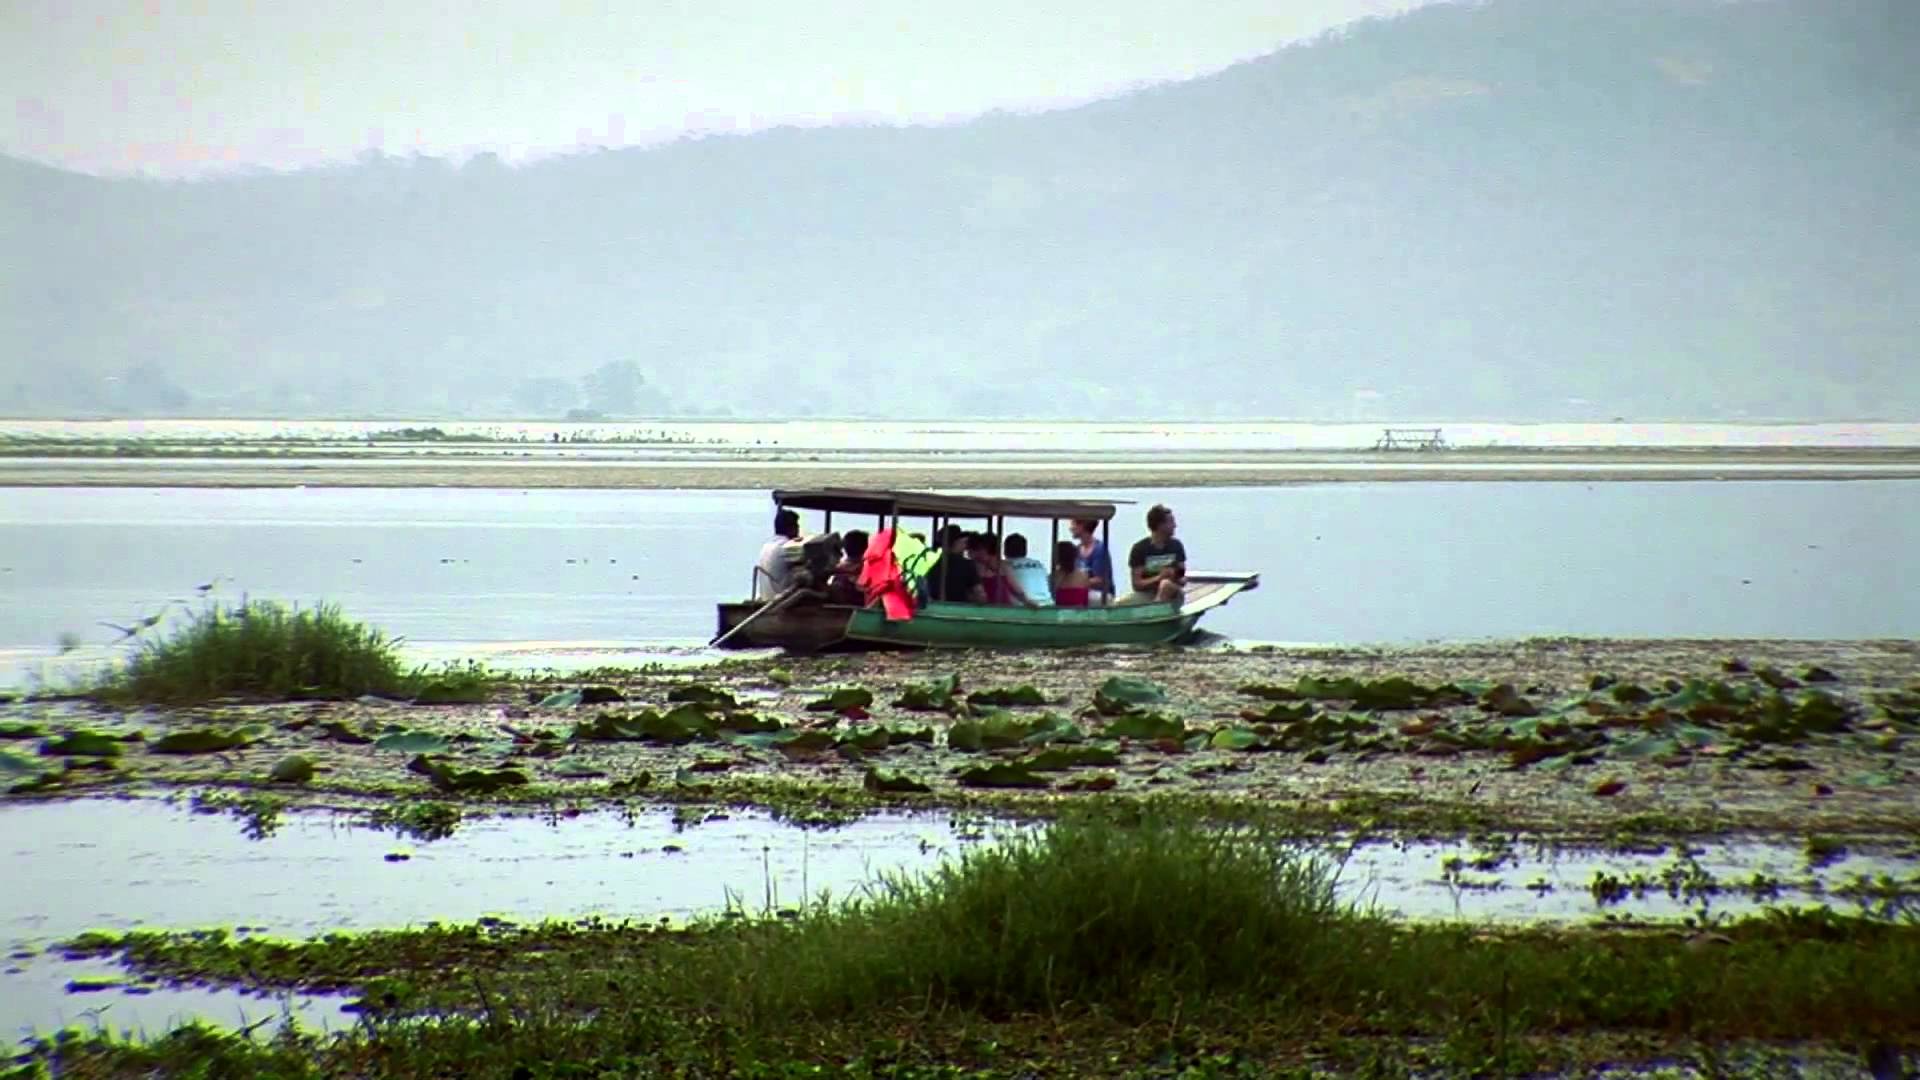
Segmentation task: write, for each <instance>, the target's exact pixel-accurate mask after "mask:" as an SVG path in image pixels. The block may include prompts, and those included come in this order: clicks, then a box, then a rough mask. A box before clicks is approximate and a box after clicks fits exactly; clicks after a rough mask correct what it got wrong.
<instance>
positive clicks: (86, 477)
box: [0, 447, 1920, 490]
mask: <svg viewBox="0 0 1920 1080" xmlns="http://www.w3.org/2000/svg"><path fill="white" fill-rule="evenodd" d="M983 456H986V457H987V458H988V460H980V461H969V460H968V456H967V455H966V454H965V453H964V452H950V453H942V454H938V455H934V454H927V453H920V454H901V453H872V454H858V453H836V452H833V451H798V450H793V451H780V450H775V451H766V450H756V451H755V452H753V453H752V454H750V455H742V454H737V453H736V454H702V455H698V456H697V457H695V456H692V455H687V456H681V455H668V456H663V457H660V458H655V459H647V460H634V459H631V458H628V459H621V458H604V459H591V458H579V457H570V458H562V459H558V460H554V459H542V460H532V459H506V460H503V459H501V458H500V457H498V456H473V457H461V456H453V455H447V454H440V453H428V454H416V455H412V456H406V457H387V456H380V457H373V456H358V457H355V458H352V459H347V458H344V457H341V456H319V455H315V456H314V457H313V458H312V459H310V460H301V459H299V458H292V459H290V458H287V457H267V456H257V455H244V456H243V455H239V454H234V455H223V456H221V457H201V458H142V457H125V458H97V457H0V487H190V488H294V487H308V488H318V487H328V488H417V487H448V488H518V489H534V488H572V489H588V488H611V489H637V490H669V489H676V488H680V489H707V490H740V489H762V490H765V489H770V488H776V487H806V486H821V485H854V486H862V487H892V488H932V489H954V488H1113V487H1164V488H1195V487H1272V486H1283V485H1297V484H1331V483H1354V482H1364V483H1389V482H1399V483H1405V482H1472V481H1562V482H1589V483H1591V482H1603V481H1624V480H1635V481H1649V480H1672V481H1679V480H1690V481H1699V480H1820V481H1835V480H1867V479H1874V480H1915V479H1920V447H1903V448H1838V447H1802V448H1790V447H1725V448H1716V447H1686V448H1680V447H1645V448H1633V449H1624V448H1611V447H1610V448H1606V449H1594V450H1569V449H1565V448H1551V449H1545V448H1543V449H1516V448H1502V449H1499V450H1481V449H1476V450H1464V449H1462V450H1447V451H1440V452H1421V451H1409V452H1400V453H1373V452H1365V451H1324V450H1313V451H1258V452H1253V453H1235V454H1226V453H1219V452H1203V451H1181V452H1178V453H1172V454H1165V455H1158V456H1156V455H1152V454H1150V453H1145V452H1140V451H1127V452H1115V453H1109V454H1054V453H1042V452H1032V453H1027V454H1018V455H1016V454H1000V455H993V454H991V453H989V454H987V455H983Z"/></svg>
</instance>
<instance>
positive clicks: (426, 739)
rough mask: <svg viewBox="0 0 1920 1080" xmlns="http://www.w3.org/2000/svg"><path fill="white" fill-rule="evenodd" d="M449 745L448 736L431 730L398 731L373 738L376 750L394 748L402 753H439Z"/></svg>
mask: <svg viewBox="0 0 1920 1080" xmlns="http://www.w3.org/2000/svg"><path fill="white" fill-rule="evenodd" d="M447 746H448V743H447V738H446V736H444V735H436V734H434V733H433V732H430V731H396V732H394V733H392V734H391V735H382V736H380V737H379V738H377V739H375V740H373V748H374V749H375V750H393V751H397V752H399V753H402V754H438V753H440V752H441V751H443V750H445V749H446V748H447Z"/></svg>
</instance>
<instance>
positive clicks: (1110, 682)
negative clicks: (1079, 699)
mask: <svg viewBox="0 0 1920 1080" xmlns="http://www.w3.org/2000/svg"><path fill="white" fill-rule="evenodd" d="M1166 701H1167V691H1166V689H1165V688H1164V687H1162V686H1161V685H1160V684H1159V683H1156V682H1153V681H1151V680H1148V679H1141V678H1137V677H1135V676H1132V675H1114V676H1111V677H1109V678H1108V679H1107V681H1106V682H1103V683H1101V684H1100V688H1099V689H1098V690H1095V691H1094V692H1093V707H1094V709H1095V710H1096V711H1098V712H1099V713H1100V714H1101V715H1103V716H1118V715H1120V714H1121V713H1124V712H1128V711H1131V710H1133V709H1137V708H1140V707H1141V706H1143V705H1164V704H1166Z"/></svg>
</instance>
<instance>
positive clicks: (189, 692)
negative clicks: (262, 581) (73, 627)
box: [98, 599, 412, 704]
mask: <svg viewBox="0 0 1920 1080" xmlns="http://www.w3.org/2000/svg"><path fill="white" fill-rule="evenodd" d="M411 681H412V680H411V679H410V677H409V676H408V675H407V674H406V673H405V672H404V671H403V670H402V668H401V666H400V659H399V656H398V653H397V643H396V642H395V641H393V640H392V639H389V638H388V637H387V636H386V635H385V634H383V633H381V632H380V631H379V630H377V629H374V628H373V627H370V626H368V625H366V624H365V623H361V622H357V621H355V620H352V619H349V618H347V617H346V616H345V615H343V614H342V613H341V611H340V609H339V608H338V607H337V606H334V605H331V604H320V605H317V606H315V607H312V608H305V609H303V608H300V607H297V606H294V607H289V606H287V605H284V604H279V603H275V602H273V601H267V600H250V599H243V600H242V601H241V602H240V603H239V604H238V605H228V604H224V603H219V602H210V603H209V604H208V605H207V606H206V607H204V608H202V609H201V610H199V611H195V612H191V613H189V614H188V616H187V620H186V622H185V623H184V624H179V625H177V626H175V627H174V628H172V629H171V630H169V631H167V632H164V633H162V634H160V635H159V636H157V637H146V638H142V639H141V640H140V641H139V643H138V645H137V646H136V648H135V651H134V653H133V655H132V656H131V657H130V658H129V659H128V660H127V662H126V664H125V666H124V667H122V668H120V669H119V670H117V671H114V672H112V673H110V674H109V675H108V676H107V677H106V680H105V683H104V684H103V685H102V686H101V687H100V688H99V690H98V693H99V694H100V696H102V697H107V698H118V699H128V700H134V701H143V702H154V703H160V704H184V703H190V702H196V701H205V700H208V699H210V698H216V697H227V696H244V697H258V698H271V699H281V700H284V699H290V698H338V697H357V696H359V695H361V694H374V693H398V692H401V691H404V690H406V689H408V687H409V683H410V682H411Z"/></svg>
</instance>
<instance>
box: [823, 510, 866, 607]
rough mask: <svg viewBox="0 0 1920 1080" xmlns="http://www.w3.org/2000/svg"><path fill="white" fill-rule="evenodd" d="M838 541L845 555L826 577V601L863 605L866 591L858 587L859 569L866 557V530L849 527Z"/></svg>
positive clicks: (856, 605) (864, 604) (855, 605)
mask: <svg viewBox="0 0 1920 1080" xmlns="http://www.w3.org/2000/svg"><path fill="white" fill-rule="evenodd" d="M840 543H841V546H842V548H843V549H844V550H845V552H846V557H845V558H843V559H841V560H840V565H838V566H836V567H834V568H833V575H832V576H831V577H829V578H827V603H829V604H849V605H851V606H853V607H865V606H867V593H866V590H865V589H862V588H861V587H860V571H861V569H862V564H863V561H864V560H865V559H866V557H867V534H866V530H864V529H851V530H849V531H848V532H847V535H845V536H843V537H841V538H840Z"/></svg>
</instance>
